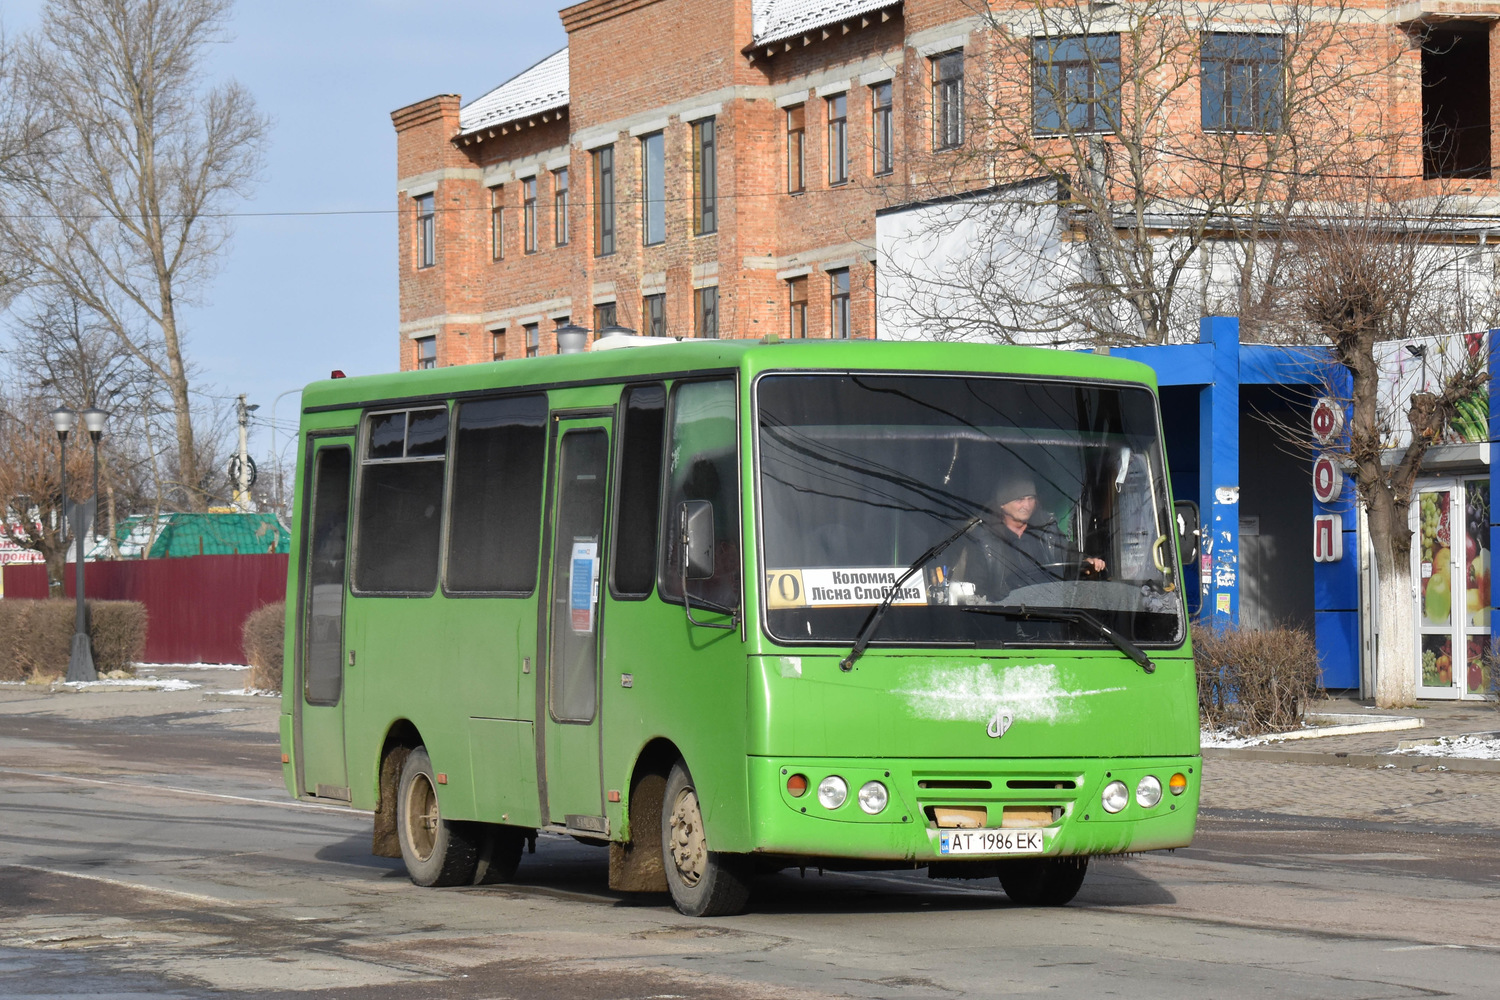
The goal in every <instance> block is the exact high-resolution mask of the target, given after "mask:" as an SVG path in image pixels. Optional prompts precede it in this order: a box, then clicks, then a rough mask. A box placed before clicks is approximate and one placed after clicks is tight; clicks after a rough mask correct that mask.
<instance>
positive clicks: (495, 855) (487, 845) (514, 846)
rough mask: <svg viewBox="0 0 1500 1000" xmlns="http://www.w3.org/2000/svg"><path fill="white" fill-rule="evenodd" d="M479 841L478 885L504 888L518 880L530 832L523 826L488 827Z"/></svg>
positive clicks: (476, 877)
mask: <svg viewBox="0 0 1500 1000" xmlns="http://www.w3.org/2000/svg"><path fill="white" fill-rule="evenodd" d="M482 830H483V832H482V834H481V835H480V839H479V857H478V858H477V859H476V864H475V866H474V882H473V884H474V885H501V884H503V883H505V882H510V881H512V880H513V879H514V878H515V877H516V869H517V868H519V867H520V866H521V852H522V851H523V850H524V849H525V847H526V834H527V832H528V831H527V830H526V829H524V828H523V827H519V826H484V827H482Z"/></svg>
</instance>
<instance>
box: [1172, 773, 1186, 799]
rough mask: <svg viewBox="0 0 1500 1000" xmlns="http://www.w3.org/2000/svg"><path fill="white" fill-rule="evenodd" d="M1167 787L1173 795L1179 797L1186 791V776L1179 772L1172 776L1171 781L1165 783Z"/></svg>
mask: <svg viewBox="0 0 1500 1000" xmlns="http://www.w3.org/2000/svg"><path fill="white" fill-rule="evenodd" d="M1167 787H1168V788H1170V789H1172V794H1173V795H1181V794H1182V793H1183V792H1184V791H1185V790H1186V789H1187V775H1185V774H1182V773H1181V772H1179V773H1177V774H1174V775H1172V780H1170V781H1168V782H1167Z"/></svg>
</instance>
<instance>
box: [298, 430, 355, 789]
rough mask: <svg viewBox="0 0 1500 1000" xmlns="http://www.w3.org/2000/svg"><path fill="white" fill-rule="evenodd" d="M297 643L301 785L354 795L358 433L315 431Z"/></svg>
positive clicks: (304, 515) (308, 480)
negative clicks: (347, 720) (348, 747)
mask: <svg viewBox="0 0 1500 1000" xmlns="http://www.w3.org/2000/svg"><path fill="white" fill-rule="evenodd" d="M308 447H309V450H310V452H311V453H310V454H309V456H308V459H309V461H308V464H307V468H308V469H309V470H310V472H309V473H308V475H307V478H306V483H305V493H304V495H303V497H302V503H303V504H304V505H305V506H304V508H303V511H302V523H303V525H304V526H305V527H304V529H303V530H304V534H303V538H302V552H301V557H300V560H299V562H300V568H299V573H300V574H301V580H302V586H301V595H302V607H300V608H299V609H298V614H297V620H298V621H299V622H300V624H301V629H300V632H301V634H300V635H299V636H298V642H297V647H296V656H297V671H298V678H297V679H298V698H297V720H296V721H297V726H296V734H297V742H296V753H297V764H298V770H299V771H300V772H301V779H302V780H301V785H302V787H301V791H302V792H303V793H305V794H312V795H317V796H320V797H322V798H330V799H338V800H341V801H344V802H347V801H349V777H348V771H347V769H346V764H345V760H344V702H345V698H344V657H345V655H346V654H345V652H344V593H345V583H346V570H347V566H348V558H347V556H348V548H349V485H350V478H351V473H352V469H353V441H352V440H351V439H350V438H347V437H346V438H309V440H308Z"/></svg>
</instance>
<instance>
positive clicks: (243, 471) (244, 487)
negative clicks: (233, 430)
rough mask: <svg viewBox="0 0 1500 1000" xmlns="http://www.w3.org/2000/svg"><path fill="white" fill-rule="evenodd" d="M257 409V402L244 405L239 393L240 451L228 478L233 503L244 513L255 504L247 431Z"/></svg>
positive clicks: (253, 475)
mask: <svg viewBox="0 0 1500 1000" xmlns="http://www.w3.org/2000/svg"><path fill="white" fill-rule="evenodd" d="M258 409H260V404H258V403H252V404H250V405H248V406H247V405H245V394H244V393H243V392H242V393H240V398H239V405H238V407H237V410H238V412H239V424H240V453H239V456H238V457H237V458H236V459H235V462H234V468H233V469H232V470H231V474H230V478H231V479H233V480H234V505H235V506H236V507H238V508H239V509H240V510H241V511H243V512H246V513H249V512H250V511H251V510H253V509H254V506H255V505H254V502H253V501H252V500H251V499H250V487H251V486H254V485H255V465H254V463H253V462H251V461H250V453H249V433H250V414H252V413H254V412H255V411H256V410H258Z"/></svg>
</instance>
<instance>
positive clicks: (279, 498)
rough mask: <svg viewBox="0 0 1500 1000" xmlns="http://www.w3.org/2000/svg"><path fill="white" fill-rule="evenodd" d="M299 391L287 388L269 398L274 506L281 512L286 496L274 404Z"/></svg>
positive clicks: (283, 508) (299, 390) (284, 505)
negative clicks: (271, 398) (274, 483)
mask: <svg viewBox="0 0 1500 1000" xmlns="http://www.w3.org/2000/svg"><path fill="white" fill-rule="evenodd" d="M301 391H302V390H301V389H288V390H287V391H286V392H283V393H280V394H279V395H278V396H277V397H276V398H275V399H273V400H271V457H272V458H273V459H274V460H275V462H276V508H277V510H280V511H283V512H284V511H285V507H286V497H285V496H284V494H283V493H282V488H281V487H282V484H281V452H279V451H277V450H276V404H277V403H279V402H281V397H282V396H290V395H291V394H292V393H294V392H301Z"/></svg>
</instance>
